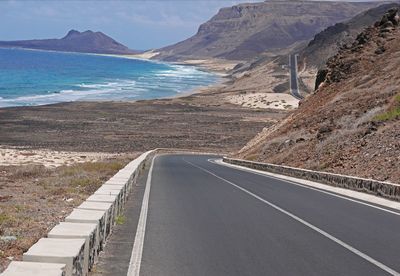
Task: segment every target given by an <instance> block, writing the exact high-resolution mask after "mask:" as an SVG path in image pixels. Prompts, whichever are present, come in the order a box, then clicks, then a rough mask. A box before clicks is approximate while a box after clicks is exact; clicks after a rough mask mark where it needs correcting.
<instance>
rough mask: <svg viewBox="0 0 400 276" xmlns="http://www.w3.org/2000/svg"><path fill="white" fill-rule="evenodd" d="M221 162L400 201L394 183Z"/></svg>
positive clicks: (229, 160) (399, 191)
mask: <svg viewBox="0 0 400 276" xmlns="http://www.w3.org/2000/svg"><path fill="white" fill-rule="evenodd" d="M223 162H225V163H229V164H233V165H238V166H242V167H247V168H251V169H256V170H260V171H267V172H271V173H276V174H281V175H286V176H292V177H296V178H300V179H305V180H310V181H315V182H319V183H323V184H327V185H330V186H334V187H339V188H346V189H350V190H354V191H358V192H364V193H368V194H372V195H376V196H379V197H383V198H387V199H391V200H395V201H400V185H399V184H395V183H390V182H382V181H377V180H372V179H365V178H359V177H353V176H347V175H340V174H334V173H327V172H318V171H312V170H305V169H299V168H293V167H288V166H280V165H274V164H268V163H260V162H252V161H247V160H241V159H234V158H228V157H224V158H223Z"/></svg>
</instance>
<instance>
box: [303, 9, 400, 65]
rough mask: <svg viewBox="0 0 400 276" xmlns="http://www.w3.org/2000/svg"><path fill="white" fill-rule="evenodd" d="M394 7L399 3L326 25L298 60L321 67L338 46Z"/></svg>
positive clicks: (350, 41) (335, 51)
mask: <svg viewBox="0 0 400 276" xmlns="http://www.w3.org/2000/svg"><path fill="white" fill-rule="evenodd" d="M396 7H397V8H399V7H400V4H398V3H389V4H384V5H381V6H379V7H376V8H372V9H369V10H367V11H365V12H362V13H361V14H358V15H356V16H355V17H353V18H352V19H350V20H348V21H345V22H340V23H337V24H335V25H333V26H330V27H328V28H327V29H325V30H323V31H322V32H320V33H318V34H317V35H316V36H315V37H314V39H313V40H312V41H311V42H310V43H309V44H308V46H307V47H306V48H305V49H304V50H302V51H301V53H300V59H299V60H300V61H302V62H305V63H306V64H307V66H311V67H317V68H322V67H323V66H324V65H325V63H326V61H327V60H328V58H330V57H332V56H334V55H335V54H336V53H337V52H338V50H339V48H340V47H342V46H343V45H346V44H351V43H352V42H353V41H354V39H355V38H356V36H357V35H358V34H359V33H360V32H361V31H362V30H364V29H365V28H366V27H368V26H370V25H372V24H373V23H374V22H375V21H377V20H379V19H380V18H381V17H382V16H383V15H384V14H385V12H386V11H388V10H389V9H390V8H396Z"/></svg>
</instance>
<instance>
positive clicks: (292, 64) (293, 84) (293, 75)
mask: <svg viewBox="0 0 400 276" xmlns="http://www.w3.org/2000/svg"><path fill="white" fill-rule="evenodd" d="M289 68H290V93H291V94H292V96H293V97H295V98H296V99H298V100H301V99H303V96H302V95H301V94H300V90H299V81H298V75H297V55H290V56H289Z"/></svg>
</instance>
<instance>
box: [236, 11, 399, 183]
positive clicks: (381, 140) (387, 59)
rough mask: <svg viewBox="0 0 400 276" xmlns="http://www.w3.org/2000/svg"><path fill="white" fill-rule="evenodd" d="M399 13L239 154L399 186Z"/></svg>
mask: <svg viewBox="0 0 400 276" xmlns="http://www.w3.org/2000/svg"><path fill="white" fill-rule="evenodd" d="M399 20H400V17H399V14H398V11H397V10H392V11H391V12H390V13H388V14H387V15H385V16H384V18H383V19H382V20H381V21H380V22H378V23H376V24H375V25H374V26H372V27H370V28H368V29H366V30H365V31H364V32H363V33H361V34H360V35H359V36H358V37H357V39H356V40H355V41H354V42H353V44H352V45H351V46H349V47H346V48H342V49H341V50H340V51H339V53H338V54H337V55H336V56H334V57H333V58H331V59H330V60H329V61H328V63H327V68H328V69H327V72H326V78H325V81H324V82H323V83H322V84H321V86H320V88H319V89H318V90H317V91H316V93H315V94H313V95H311V96H310V97H309V98H308V99H307V100H305V101H304V102H303V103H302V105H301V106H300V108H299V109H298V110H297V111H295V112H294V113H292V114H291V115H290V116H289V117H288V118H286V119H285V120H284V121H283V122H281V123H280V124H278V125H276V126H274V127H273V128H266V129H265V130H264V131H263V132H262V133H260V134H259V135H258V136H257V137H256V138H254V139H253V140H252V141H251V142H249V143H248V145H247V146H246V147H245V148H243V149H242V150H241V151H240V153H239V154H238V156H239V157H245V158H247V159H251V160H259V161H264V162H270V163H276V164H285V165H289V166H295V167H302V168H308V169H314V170H322V171H328V172H336V173H343V174H350V175H356V176H361V177H368V178H374V179H378V180H387V181H392V182H397V183H399V182H400V170H399V169H398V164H399V162H400V143H399V138H400V136H399V133H400V89H399V87H400V55H399V53H400V27H399Z"/></svg>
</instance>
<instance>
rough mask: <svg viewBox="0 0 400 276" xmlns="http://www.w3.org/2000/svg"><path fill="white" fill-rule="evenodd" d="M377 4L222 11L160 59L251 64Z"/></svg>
mask: <svg viewBox="0 0 400 276" xmlns="http://www.w3.org/2000/svg"><path fill="white" fill-rule="evenodd" d="M377 5H378V2H364V3H362V2H358V3H357V2H354V3H350V2H331V1H289V0H275V1H266V2H262V3H246V4H240V5H236V6H233V7H229V8H223V9H221V10H220V11H219V12H218V13H217V14H216V15H215V16H214V17H212V18H211V19H210V20H209V21H207V22H206V23H204V24H202V25H201V26H200V27H199V30H198V32H197V34H196V35H194V36H192V37H191V38H189V39H187V40H184V41H182V42H179V43H177V44H174V45H171V46H168V47H165V48H162V49H159V50H158V51H159V52H161V53H160V55H158V56H156V58H158V59H164V60H179V59H187V58H189V59H191V58H209V57H214V58H225V59H231V60H246V59H249V58H252V57H254V56H256V55H258V54H260V53H262V52H265V51H267V50H274V49H280V48H286V47H289V46H291V45H293V44H295V43H298V42H299V41H306V40H309V39H312V38H313V37H314V35H315V34H317V33H318V32H320V31H322V30H323V29H325V28H326V27H328V26H331V25H333V24H335V23H337V22H340V21H344V20H347V19H349V18H351V17H353V16H355V15H356V14H358V13H360V12H362V11H364V10H367V9H369V8H372V7H376V6H377Z"/></svg>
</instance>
